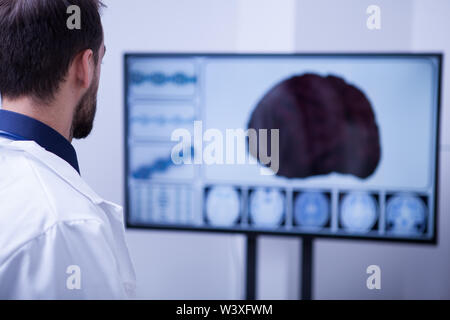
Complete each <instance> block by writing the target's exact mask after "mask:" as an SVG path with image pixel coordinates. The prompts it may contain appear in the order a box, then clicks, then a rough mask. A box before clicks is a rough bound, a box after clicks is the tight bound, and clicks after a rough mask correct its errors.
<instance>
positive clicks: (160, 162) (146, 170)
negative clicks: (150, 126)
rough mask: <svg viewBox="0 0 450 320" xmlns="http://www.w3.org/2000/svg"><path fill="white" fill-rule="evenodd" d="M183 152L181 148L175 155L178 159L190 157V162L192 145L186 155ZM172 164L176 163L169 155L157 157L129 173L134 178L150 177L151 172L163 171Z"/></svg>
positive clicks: (192, 150) (192, 153) (192, 152)
mask: <svg viewBox="0 0 450 320" xmlns="http://www.w3.org/2000/svg"><path fill="white" fill-rule="evenodd" d="M184 152H185V150H181V151H180V152H179V153H178V155H177V157H178V158H179V159H181V158H184V159H188V158H191V162H192V157H193V156H194V147H191V148H190V149H189V150H188V154H187V155H185V154H184ZM172 166H176V164H175V163H174V162H173V160H172V156H171V155H169V156H167V157H165V158H157V159H156V160H155V161H154V162H152V163H150V164H149V165H144V166H141V167H139V168H138V169H137V170H135V171H133V172H132V173H131V175H132V177H133V178H135V179H150V178H151V177H152V175H153V174H155V173H161V172H165V171H167V170H168V169H169V168H170V167H172Z"/></svg>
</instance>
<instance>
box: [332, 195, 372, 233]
mask: <svg viewBox="0 0 450 320" xmlns="http://www.w3.org/2000/svg"><path fill="white" fill-rule="evenodd" d="M340 211H341V224H342V227H343V228H344V229H345V230H346V231H350V232H363V233H364V232H369V231H370V230H371V229H372V228H373V227H374V225H375V223H376V221H377V218H378V213H377V203H376V201H375V199H374V197H373V196H371V195H370V194H369V193H366V192H362V191H360V192H352V193H349V194H346V195H345V196H344V197H343V198H342V202H341V206H340Z"/></svg>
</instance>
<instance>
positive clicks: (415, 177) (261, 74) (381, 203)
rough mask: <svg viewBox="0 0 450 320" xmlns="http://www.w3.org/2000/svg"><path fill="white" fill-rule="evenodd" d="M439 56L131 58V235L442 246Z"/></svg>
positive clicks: (127, 190) (127, 132)
mask: <svg viewBox="0 0 450 320" xmlns="http://www.w3.org/2000/svg"><path fill="white" fill-rule="evenodd" d="M441 61H442V56H441V55H440V54H198V53H196V54H153V53H152V54H142V53H140V54H126V55H125V57H124V67H125V77H124V78H125V117H124V118H125V151H126V152H125V172H126V175H125V177H126V183H125V194H126V224H127V226H128V227H136V228H153V229H169V230H192V231H210V232H238V233H261V234H276V235H289V236H295V235H297V236H305V235H307V236H317V237H340V238H356V239H378V240H392V241H413V242H426V243H435V241H436V229H437V228H436V224H437V219H436V212H437V210H436V205H437V170H438V157H437V150H438V139H439V135H438V133H439V104H440V76H441Z"/></svg>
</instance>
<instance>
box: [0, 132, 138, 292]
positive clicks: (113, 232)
mask: <svg viewBox="0 0 450 320" xmlns="http://www.w3.org/2000/svg"><path fill="white" fill-rule="evenodd" d="M99 165H100V164H99ZM124 233H125V230H124V223H123V210H122V208H121V207H119V206H117V205H115V204H113V203H110V202H108V201H105V200H103V199H101V198H100V197H99V196H98V195H97V194H96V193H95V192H94V191H93V190H92V189H91V188H90V187H89V186H88V185H87V184H86V183H85V182H84V181H83V179H82V178H81V177H80V176H79V175H78V173H77V172H76V170H75V169H73V168H72V167H71V166H70V165H69V164H68V163H67V162H66V161H64V160H63V159H61V158H59V157H58V156H56V155H54V154H53V153H50V152H48V151H46V150H45V149H43V148H42V147H40V146H39V145H38V144H36V143H35V142H33V141H11V140H8V139H4V138H0V299H126V298H133V297H134V291H135V274H134V269H133V266H132V263H131V260H130V257H129V254H128V249H127V246H126V243H125V237H124Z"/></svg>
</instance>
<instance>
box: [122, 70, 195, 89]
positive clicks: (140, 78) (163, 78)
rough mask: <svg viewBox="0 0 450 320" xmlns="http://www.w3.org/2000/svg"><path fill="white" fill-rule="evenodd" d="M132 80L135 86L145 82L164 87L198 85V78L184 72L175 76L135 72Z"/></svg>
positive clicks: (161, 73) (131, 77)
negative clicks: (167, 85) (166, 85)
mask: <svg viewBox="0 0 450 320" xmlns="http://www.w3.org/2000/svg"><path fill="white" fill-rule="evenodd" d="M130 80H131V82H132V83H133V84H137V85H139V84H142V83H145V82H149V83H152V84H154V85H157V86H163V85H165V84H168V83H173V84H175V85H178V86H184V85H186V84H191V83H196V82H197V77H196V76H189V75H187V74H184V73H183V72H177V73H175V74H172V75H170V74H165V73H163V72H154V73H150V74H145V73H140V72H134V73H132V74H131V76H130Z"/></svg>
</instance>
